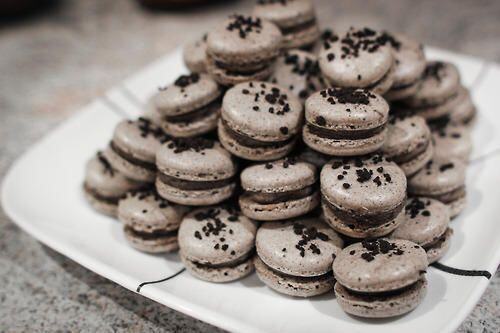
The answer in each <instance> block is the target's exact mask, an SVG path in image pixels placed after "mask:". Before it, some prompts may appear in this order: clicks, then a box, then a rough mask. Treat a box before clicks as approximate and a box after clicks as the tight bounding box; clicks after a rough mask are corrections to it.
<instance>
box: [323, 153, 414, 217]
mask: <svg viewBox="0 0 500 333" xmlns="http://www.w3.org/2000/svg"><path fill="white" fill-rule="evenodd" d="M345 165H346V166H349V168H350V169H348V170H346V169H344V167H343V166H340V167H338V168H336V169H333V168H332V162H330V163H328V164H326V165H325V166H324V167H323V169H322V170H321V175H320V180H321V181H320V183H321V193H322V194H323V196H324V198H326V200H328V202H329V203H330V204H332V205H334V206H335V207H338V208H341V209H342V210H345V211H352V212H357V213H358V214H359V213H362V214H366V213H368V212H369V213H371V214H374V213H377V212H380V213H382V212H386V211H389V210H392V209H394V208H396V207H397V206H399V205H401V202H402V201H404V200H405V198H406V176H405V174H404V172H403V171H402V170H401V169H400V168H399V167H398V166H397V165H396V164H395V163H393V162H388V161H386V160H382V161H380V162H378V163H373V162H371V161H370V160H367V161H365V162H364V165H363V166H362V167H356V166H355V164H354V163H353V162H348V163H346V164H345ZM380 167H382V168H383V172H379V171H377V169H378V168H380ZM362 168H366V169H367V170H368V171H371V172H373V174H372V177H371V178H370V179H369V180H368V181H364V182H360V181H358V180H357V179H358V175H357V172H356V170H358V169H362ZM344 173H345V174H344ZM384 174H388V175H389V176H390V178H391V179H390V181H388V180H386V179H385V176H384ZM339 175H341V176H342V177H343V178H342V180H339V179H338V177H339ZM377 176H378V177H379V179H380V181H381V186H378V185H377V184H376V183H375V182H374V181H373V179H374V178H375V177H377ZM344 183H347V184H349V185H350V187H349V188H345V187H344V185H343V184H344Z"/></svg>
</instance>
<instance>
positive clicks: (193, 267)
mask: <svg viewBox="0 0 500 333" xmlns="http://www.w3.org/2000/svg"><path fill="white" fill-rule="evenodd" d="M179 254H180V257H181V260H182V263H183V264H184V266H185V267H186V268H187V270H188V271H189V273H191V275H193V276H194V277H196V278H198V279H200V280H204V281H208V282H213V283H224V282H231V281H235V280H238V279H241V278H243V277H245V276H247V275H248V274H250V273H252V272H253V270H254V264H253V258H252V257H250V258H248V259H246V260H244V261H243V262H241V263H237V264H234V265H230V266H221V267H213V268H212V267H206V266H200V265H198V264H196V263H195V262H193V261H191V260H189V259H188V258H186V256H185V255H184V253H183V252H182V250H181V251H179Z"/></svg>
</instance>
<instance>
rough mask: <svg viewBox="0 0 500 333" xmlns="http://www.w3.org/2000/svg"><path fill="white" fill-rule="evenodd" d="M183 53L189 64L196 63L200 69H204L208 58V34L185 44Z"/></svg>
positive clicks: (185, 60)
mask: <svg viewBox="0 0 500 333" xmlns="http://www.w3.org/2000/svg"><path fill="white" fill-rule="evenodd" d="M182 55H183V58H184V62H185V63H186V64H187V65H189V64H191V65H196V67H199V69H203V67H204V63H205V61H206V60H207V34H204V35H203V36H202V37H201V38H200V39H198V40H194V41H191V42H189V43H187V44H186V45H184V48H183V51H182Z"/></svg>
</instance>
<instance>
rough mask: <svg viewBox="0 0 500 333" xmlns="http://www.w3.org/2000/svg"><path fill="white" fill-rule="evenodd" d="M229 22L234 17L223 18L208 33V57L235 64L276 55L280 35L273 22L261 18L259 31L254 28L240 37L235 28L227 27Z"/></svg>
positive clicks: (266, 58) (270, 57) (254, 61)
mask: <svg viewBox="0 0 500 333" xmlns="http://www.w3.org/2000/svg"><path fill="white" fill-rule="evenodd" d="M253 19H254V20H256V19H257V18H255V17H253ZM231 22H234V18H229V19H227V20H225V21H224V22H222V23H221V24H219V25H217V26H216V27H215V28H214V29H213V30H211V31H210V32H209V33H208V37H207V54H208V55H209V56H210V57H212V58H213V59H215V60H217V61H221V62H223V63H227V64H234V65H237V64H247V63H256V62H259V61H267V60H270V59H272V58H274V57H276V56H277V55H278V52H279V45H280V44H281V41H282V36H281V32H280V30H279V29H278V27H277V26H275V25H274V24H273V23H271V22H269V21H267V20H261V25H262V28H261V29H259V30H260V33H257V32H256V31H255V29H254V31H251V32H249V33H248V34H247V35H246V37H245V38H241V37H240V35H239V32H238V30H237V29H235V30H231V31H230V30H228V29H227V27H228V25H230V24H231Z"/></svg>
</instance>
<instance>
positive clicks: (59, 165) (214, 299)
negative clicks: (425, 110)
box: [2, 49, 500, 333]
mask: <svg viewBox="0 0 500 333" xmlns="http://www.w3.org/2000/svg"><path fill="white" fill-rule="evenodd" d="M428 53H429V57H430V58H441V59H449V60H452V61H453V62H455V63H456V64H457V65H458V67H459V68H460V70H461V73H462V77H463V82H464V84H465V85H467V86H469V87H471V88H472V89H473V97H474V99H475V102H476V104H477V106H478V108H479V112H480V113H479V119H478V123H477V125H476V128H475V130H474V134H473V138H474V144H475V150H474V154H473V159H474V162H473V163H472V164H471V166H470V167H469V172H468V181H467V190H468V194H469V205H468V207H467V210H466V211H465V212H464V213H463V214H462V215H461V216H460V217H459V218H458V219H456V220H454V221H453V222H452V227H453V229H454V230H455V236H454V238H453V240H452V246H451V249H450V251H449V253H448V254H447V255H446V257H445V258H444V259H443V260H442V263H444V264H446V265H449V266H453V267H459V268H463V269H480V270H487V271H489V272H491V273H494V272H495V270H496V268H497V265H498V263H499V261H500V223H498V221H497V220H498V219H497V211H496V208H497V207H496V206H497V205H498V200H499V198H500V186H499V184H500V173H499V172H498V170H499V168H500V154H499V155H494V154H490V155H489V156H488V157H487V158H483V157H484V156H485V155H488V154H489V153H491V152H493V151H495V150H496V149H499V148H500V133H499V129H500V118H499V117H498V115H497V114H496V111H497V110H496V109H497V105H496V100H495V99H496V98H497V94H496V91H497V87H498V85H499V84H500V81H499V80H500V79H499V78H500V75H499V74H500V67H498V66H497V65H495V64H490V63H486V62H483V61H480V60H477V59H474V58H470V57H467V56H462V55H458V54H454V53H450V52H447V51H441V50H436V49H431V50H429V52H428ZM183 72H185V68H184V65H183V64H182V60H181V52H180V50H177V51H176V52H174V53H173V54H170V55H167V56H166V57H164V58H162V59H160V60H159V61H157V62H155V63H153V64H152V65H150V66H148V67H147V68H146V69H144V70H143V71H141V72H139V73H138V74H137V75H135V76H133V77H132V78H130V79H128V80H126V81H125V82H124V83H123V84H121V85H119V86H118V87H116V88H115V89H112V90H111V91H110V92H109V93H108V94H107V95H106V96H104V97H103V98H100V99H98V100H96V101H95V102H93V103H92V104H90V105H89V106H87V107H85V108H84V109H83V110H82V111H81V112H79V113H78V114H77V115H75V116H74V117H73V118H71V119H70V120H68V121H66V122H65V123H64V124H62V125H61V126H60V127H59V128H57V129H56V130H55V131H53V132H52V133H51V134H49V135H48V136H47V137H45V138H44V139H43V140H41V141H40V142H39V143H37V144H36V145H35V146H34V147H33V148H31V150H30V151H29V152H27V153H26V154H25V155H24V156H22V157H21V158H19V160H18V161H16V162H15V163H14V165H13V166H12V168H11V170H10V171H9V172H8V174H7V176H6V177H5V179H4V182H3V188H2V201H3V205H4V209H5V211H6V212H7V214H8V215H9V216H10V217H11V218H12V220H13V221H14V222H15V223H17V224H18V225H19V226H20V227H21V228H23V229H24V230H25V231H26V232H28V233H29V234H31V235H33V237H35V238H37V239H38V240H40V241H41V242H43V243H45V244H47V245H48V246H50V247H52V248H53V249H55V250H56V251H58V252H60V253H62V254H64V255H66V256H68V257H69V258H71V259H73V260H75V261H76V262H78V263H80V264H81V265H83V266H85V267H87V268H88V269H90V270H92V271H94V272H96V273H97V274H100V275H102V276H104V277H106V278H108V279H110V280H112V281H114V282H116V283H118V284H120V285H122V286H124V287H125V288H127V289H130V290H132V291H136V289H137V287H138V286H139V284H141V283H142V282H145V281H151V280H158V279H162V278H164V277H168V276H170V275H173V274H175V273H176V272H178V271H179V270H180V269H181V268H182V264H181V263H180V261H179V259H178V257H177V256H176V255H168V256H166V257H165V256H161V255H147V254H144V253H141V252H138V251H135V250H133V249H132V248H131V247H130V246H129V245H128V244H127V243H126V241H125V239H124V237H123V235H122V231H121V226H120V224H119V223H118V222H116V221H114V220H113V219H111V218H107V217H105V216H101V215H99V214H97V213H95V212H94V211H93V210H92V209H91V208H90V207H89V206H88V205H87V204H86V202H85V200H84V198H83V195H82V193H81V184H82V181H83V174H84V165H85V162H86V161H87V159H88V158H89V157H90V156H92V154H94V153H95V151H96V150H98V149H101V148H103V147H104V146H105V145H106V144H107V142H108V140H109V139H110V136H111V134H112V131H113V128H114V125H115V124H116V123H117V122H118V121H120V119H122V118H123V117H125V116H130V117H135V116H138V115H139V114H140V112H141V111H142V109H143V105H144V103H145V102H146V100H147V99H148V97H149V96H150V95H151V94H152V93H153V92H154V91H155V90H156V89H157V87H158V86H160V85H164V84H165V83H168V82H171V81H173V80H174V79H175V78H176V77H177V75H179V74H181V73H183ZM427 275H428V280H429V290H428V295H427V297H426V298H425V299H424V301H423V303H422V304H421V305H420V306H419V307H418V308H417V309H416V310H415V311H413V312H411V313H410V314H408V315H406V316H402V317H398V318H394V319H389V320H377V321H375V320H359V319H355V318H353V317H351V316H348V315H346V314H345V313H344V312H343V311H342V310H341V309H340V308H339V306H338V304H337V302H336V301H335V299H334V297H333V296H332V294H331V293H330V294H328V295H325V296H321V297H317V298H313V299H305V300H303V299H294V298H291V297H286V296H282V295H279V294H277V293H275V292H273V291H271V290H270V289H268V288H266V287H265V286H264V285H263V284H262V283H261V282H260V281H259V280H258V279H257V278H256V276H255V275H252V276H249V277H247V278H245V279H243V280H241V281H237V282H233V283H227V284H212V283H207V282H203V281H200V280H196V279H195V278H193V277H191V276H190V275H189V274H188V273H183V274H180V275H178V276H176V277H175V278H172V279H170V280H168V281H164V282H162V283H157V284H150V285H146V286H144V287H143V288H142V289H141V291H140V293H141V294H142V295H144V296H145V297H149V298H151V299H153V300H155V301H157V302H160V303H162V304H165V305H166V306H169V307H171V308H173V309H176V310H179V311H182V312H184V313H186V314H188V315H190V316H193V317H196V318H199V319H201V320H204V321H207V322H209V323H211V324H214V325H217V326H219V327H222V328H225V329H228V330H231V331H240V332H256V331H266V332H304V331H308V330H311V329H313V331H314V332H331V331H336V332H362V331H367V330H370V332H371V333H376V332H384V333H390V332H417V331H424V332H452V331H453V330H454V329H456V328H457V327H458V326H459V324H460V323H461V322H462V321H463V320H464V319H465V317H466V316H467V314H468V313H469V312H470V311H471V309H472V308H473V307H474V305H475V304H476V303H477V301H478V300H479V298H480V296H481V294H482V293H483V291H484V290H485V288H486V286H487V284H488V280H487V279H486V278H485V277H481V276H476V277H463V276H456V275H450V274H448V273H444V272H442V271H438V270H436V269H434V268H432V267H431V268H429V270H428V274H427Z"/></svg>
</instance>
